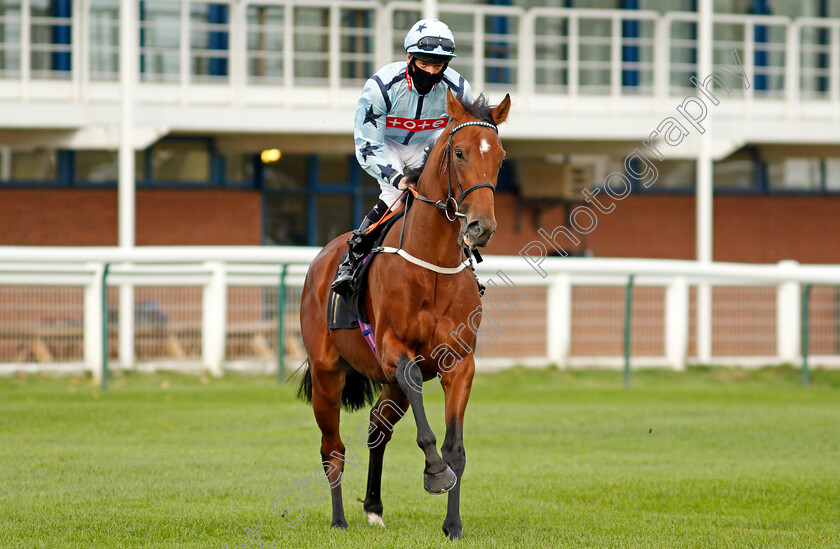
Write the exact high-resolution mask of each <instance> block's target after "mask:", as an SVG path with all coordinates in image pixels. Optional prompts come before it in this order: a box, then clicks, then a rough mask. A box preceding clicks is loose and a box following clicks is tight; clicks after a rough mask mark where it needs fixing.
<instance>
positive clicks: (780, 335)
mask: <svg viewBox="0 0 840 549" xmlns="http://www.w3.org/2000/svg"><path fill="white" fill-rule="evenodd" d="M798 265H799V263H798V262H796V261H780V262H779V267H782V268H784V269H785V270H787V269H790V270H794V269H796V267H797V266H798ZM800 292H801V288H800V285H799V283H798V282H792V281H790V282H782V283H781V284H779V287H778V290H777V292H776V349H777V351H776V352H777V353H778V355H779V360H780V361H781V362H787V363H789V364H796V363H797V362H798V360H799V353H800V351H799V346H800V345H801V339H802V325H801V319H800V314H801V313H800V307H801V306H802V304H801V301H802V299H801V297H800V296H801V293H800Z"/></svg>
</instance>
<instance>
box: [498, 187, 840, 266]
mask: <svg viewBox="0 0 840 549" xmlns="http://www.w3.org/2000/svg"><path fill="white" fill-rule="evenodd" d="M599 198H600V197H599ZM602 204H603V206H604V208H605V209H607V210H609V209H610V205H611V204H612V201H610V199H609V198H607V199H605V200H603V201H602ZM518 209H519V211H520V214H519V220H518V225H519V228H518V230H517V219H516V217H517V213H516V212H517V210H518ZM593 211H594V210H593ZM595 213H596V215H597V226H596V227H595V229H594V230H592V232H590V233H589V234H588V235H586V236H585V237H583V236H580V235H579V234H577V233H575V234H576V235H577V236H578V237H579V238H580V239H581V244H582V245H587V246H588V247H589V248H590V249H591V250H592V252H593V253H594V255H595V256H597V257H650V258H668V259H694V257H695V251H694V242H695V227H694V219H695V212H694V196H692V195H666V194H653V195H632V194H631V195H630V196H629V197H627V198H626V199H624V200H622V201H620V202H615V209H613V210H611V211H610V213H608V214H604V213H599V212H597V211H596V212H595ZM496 218H497V221H498V231H497V232H496V234H495V235H494V236H493V239H492V240H491V242H490V245H489V246H488V249H487V252H488V253H491V254H492V253H497V254H498V253H503V254H516V253H518V252H519V250H520V249H522V247H523V246H525V245H526V244H527V243H528V242H530V241H532V240H536V239H539V238H540V237H539V235H538V234H537V228H538V227H542V228H543V229H544V230H545V231H546V232H548V233H551V232H552V231H553V230H554V228H555V227H557V226H559V225H565V226H567V227H569V225H568V223H567V221H566V218H565V210H564V208H563V207H562V206H561V207H553V208H550V209H545V210H543V212H542V213H541V215H540V221H539V225H538V226H537V225H535V223H534V209H533V208H532V207H529V206H527V205H521V206H520V207H519V208H518V207H517V199H516V196H515V195H512V194H500V195H498V196H497V197H496ZM714 223H715V227H714V259H715V260H716V261H738V262H748V263H775V262H778V261H781V260H783V259H795V260H797V261H799V262H801V263H840V196H826V195H822V196H782V195H776V196H773V195H770V196H768V195H750V196H744V195H718V196H716V197H715V200H714ZM558 242H560V243H564V242H566V243H568V241H567V240H565V239H564V237H563V236H560V237H559V238H558ZM565 248H566V249H567V250H569V251H571V250H573V249H574V246H572V245H571V244H569V245H568V246H567V247H565Z"/></svg>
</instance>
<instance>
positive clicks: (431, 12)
mask: <svg viewBox="0 0 840 549" xmlns="http://www.w3.org/2000/svg"><path fill="white" fill-rule="evenodd" d="M437 17H438V3H437V0H423V19H437Z"/></svg>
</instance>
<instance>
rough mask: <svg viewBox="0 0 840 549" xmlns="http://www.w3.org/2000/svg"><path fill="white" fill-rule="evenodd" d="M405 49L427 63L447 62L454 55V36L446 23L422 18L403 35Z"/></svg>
mask: <svg viewBox="0 0 840 549" xmlns="http://www.w3.org/2000/svg"><path fill="white" fill-rule="evenodd" d="M404 46H405V51H406V53H408V54H410V55H411V56H412V57H416V58H417V59H420V60H421V61H426V62H427V63H448V62H449V61H451V60H452V58H453V57H455V37H454V36H453V35H452V31H451V30H449V27H448V26H446V23H444V22H443V21H439V20H437V19H422V20H420V21H417V22H416V23H414V25H413V26H412V27H411V30H410V31H408V34H406V35H405V42H404Z"/></svg>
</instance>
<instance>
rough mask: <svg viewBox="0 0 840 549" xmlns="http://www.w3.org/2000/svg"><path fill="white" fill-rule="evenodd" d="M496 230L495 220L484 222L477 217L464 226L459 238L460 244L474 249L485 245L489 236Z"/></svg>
mask: <svg viewBox="0 0 840 549" xmlns="http://www.w3.org/2000/svg"><path fill="white" fill-rule="evenodd" d="M495 232H496V223H495V222H490V223H487V222H484V221H481V220H479V219H476V220H474V221H470V222H469V223H468V224H467V226H466V227H465V228H464V230H463V233H462V238H461V241H462V242H461V243H462V245H464V246H466V247H468V248H470V249H472V250H474V249H476V248H483V247H484V246H487V243H488V242H489V241H490V237H491V236H493V233H495Z"/></svg>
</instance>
